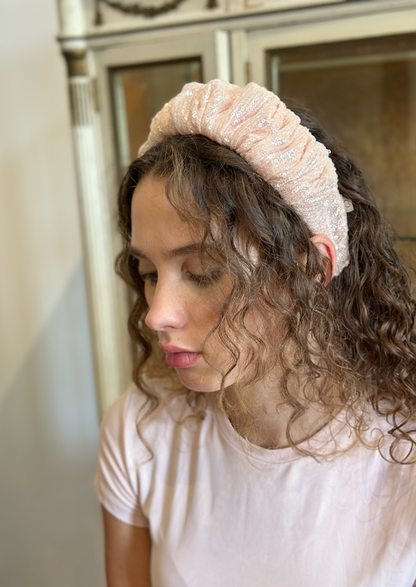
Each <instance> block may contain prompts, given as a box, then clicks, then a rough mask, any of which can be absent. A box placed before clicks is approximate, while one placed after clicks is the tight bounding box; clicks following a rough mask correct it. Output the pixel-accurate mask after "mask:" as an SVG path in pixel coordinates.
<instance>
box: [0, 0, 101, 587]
mask: <svg viewBox="0 0 416 587" xmlns="http://www.w3.org/2000/svg"><path fill="white" fill-rule="evenodd" d="M0 28H1V34H0V80H1V81H0V267H1V279H0V324H1V328H0V585H1V586H2V587H26V586H27V587H29V586H30V587H38V586H39V587H56V586H57V585H59V587H66V586H68V587H69V586H79V585H88V586H89V587H98V586H104V584H105V581H104V570H103V569H104V567H103V554H102V528H101V517H100V509H99V505H98V503H97V501H96V498H95V494H94V489H93V477H94V470H95V460H96V450H97V440H98V419H97V411H96V402H95V389H94V378H93V370H92V358H91V343H90V336H89V328H88V316H87V308H86V292H85V281H84V274H83V267H82V254H81V242H80V230H79V220H78V209H77V202H76V187H75V173H74V164H73V154H72V145H71V134H70V124H69V108H68V101H67V92H66V78H65V69H64V62H63V60H62V58H61V56H60V54H59V47H58V44H57V42H56V39H55V37H56V35H57V31H58V23H57V16H56V6H55V1H54V0H37V1H36V2H33V1H31V0H21V1H20V2H16V1H15V0H2V2H1V3H0Z"/></svg>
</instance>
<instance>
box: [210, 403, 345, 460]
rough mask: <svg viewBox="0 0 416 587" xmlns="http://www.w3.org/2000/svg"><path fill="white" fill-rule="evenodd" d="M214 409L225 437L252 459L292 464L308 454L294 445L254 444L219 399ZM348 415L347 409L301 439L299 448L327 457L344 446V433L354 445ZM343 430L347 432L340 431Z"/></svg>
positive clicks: (214, 404) (229, 442)
mask: <svg viewBox="0 0 416 587" xmlns="http://www.w3.org/2000/svg"><path fill="white" fill-rule="evenodd" d="M213 412H214V417H215V419H216V421H217V423H218V428H219V430H220V432H221V434H222V436H223V438H224V439H225V440H226V441H227V442H228V444H231V445H232V446H233V447H234V448H235V449H237V450H238V451H239V452H242V453H244V454H245V455H247V456H248V457H249V458H252V459H255V460H256V461H260V462H264V463H269V464H278V463H288V462H290V461H295V460H298V459H301V458H305V456H307V455H304V454H302V453H300V452H298V451H297V450H296V449H294V448H292V447H291V446H288V447H284V448H276V449H268V448H263V447H261V446H258V445H256V444H253V443H252V442H249V441H248V440H246V439H245V438H243V437H242V436H240V434H238V432H237V431H236V430H235V429H234V428H233V425H232V424H231V422H230V421H229V419H228V418H227V417H226V416H225V414H224V413H223V412H222V411H221V409H220V408H219V406H218V405H216V403H215V402H213ZM344 415H345V414H344V413H343V412H341V413H339V414H338V415H337V416H336V417H335V418H333V419H332V420H331V421H330V422H329V423H328V424H326V425H325V426H324V427H323V428H321V429H320V430H319V431H318V432H317V433H316V434H314V435H313V436H312V437H311V438H309V439H307V440H305V441H303V442H301V443H300V444H299V445H298V448H299V449H300V450H305V451H308V452H309V453H312V454H314V455H317V456H318V455H319V456H322V457H324V456H326V455H330V454H332V453H334V452H337V451H339V450H340V448H341V447H340V443H339V442H338V440H341V438H340V436H341V437H342V439H345V440H348V443H349V444H351V438H350V430H349V427H348V425H347V424H346V422H345V419H344ZM341 432H343V434H340V433H341ZM348 437H349V438H348Z"/></svg>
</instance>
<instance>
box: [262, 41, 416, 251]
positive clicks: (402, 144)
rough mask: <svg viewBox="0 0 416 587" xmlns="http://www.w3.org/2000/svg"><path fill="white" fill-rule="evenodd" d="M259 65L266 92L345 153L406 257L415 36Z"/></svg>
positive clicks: (415, 148)
mask: <svg viewBox="0 0 416 587" xmlns="http://www.w3.org/2000/svg"><path fill="white" fill-rule="evenodd" d="M266 64H267V65H266V72H267V83H268V86H269V88H270V89H271V90H272V91H274V92H275V93H277V94H278V95H279V96H280V97H281V98H282V99H283V101H285V100H287V101H289V100H293V101H294V102H295V103H298V104H299V105H301V106H304V107H306V108H307V109H308V110H310V111H311V112H312V113H313V114H315V115H316V116H317V118H318V119H319V120H320V121H321V122H322V123H323V125H324V126H325V127H326V128H327V129H328V130H329V131H330V132H331V133H332V134H333V135H334V136H335V137H337V138H338V139H339V140H341V143H342V144H344V146H345V147H346V148H347V150H348V151H349V152H350V153H352V154H353V156H354V158H355V160H356V161H357V163H358V166H359V167H360V168H361V170H362V171H363V174H364V177H365V178H366V179H367V181H368V183H369V185H370V188H371V189H372V191H373V193H374V195H375V198H376V200H377V203H378V205H379V207H380V209H381V210H382V212H383V213H384V215H385V216H386V218H387V220H388V221H389V222H390V224H391V226H392V227H393V229H394V232H395V234H396V236H397V239H398V241H400V242H399V248H400V249H401V251H402V254H404V256H406V257H408V256H409V255H410V256H411V257H412V256H414V254H415V252H416V247H415V245H416V35H414V34H409V35H400V36H391V37H383V38H374V39H363V40H354V41H344V42H338V43H326V44H320V45H313V46H297V47H290V48H282V49H276V50H270V51H268V52H267V59H266ZM409 260H411V261H414V260H416V259H409Z"/></svg>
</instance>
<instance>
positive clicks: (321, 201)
mask: <svg viewBox="0 0 416 587" xmlns="http://www.w3.org/2000/svg"><path fill="white" fill-rule="evenodd" d="M177 134H180V135H187V134H195V135H204V136H206V137H208V138H210V139H212V140H213V141H216V142H217V143H219V144H221V145H226V146H228V147H230V148H231V149H233V150H234V151H236V152H237V153H239V155H241V157H243V159H245V160H246V161H247V163H249V164H250V165H251V167H252V168H253V169H254V170H255V171H256V172H257V173H258V174H259V175H261V177H263V178H264V179H265V180H266V181H267V182H268V183H270V184H271V185H272V186H273V187H274V188H275V189H276V190H277V191H278V192H279V194H280V195H281V197H282V198H283V199H284V200H285V201H287V202H288V203H289V204H291V205H292V206H293V208H294V209H295V210H296V212H297V213H298V214H299V216H300V217H301V218H302V219H303V220H304V221H305V222H306V224H307V225H308V227H309V228H310V230H311V232H312V233H313V234H323V235H325V236H327V237H328V238H330V239H331V241H332V242H333V243H334V246H335V249H336V253H337V265H336V271H335V275H339V273H341V271H342V269H343V268H344V267H345V266H346V265H348V260H349V254H348V226H347V215H346V211H345V206H344V201H343V199H342V197H341V195H340V193H339V191H338V177H337V174H336V171H335V167H334V164H333V163H332V161H331V159H330V158H329V153H328V151H327V149H326V148H325V146H324V145H323V144H322V143H319V142H318V141H316V139H315V138H314V137H313V136H312V134H311V133H310V132H309V130H308V129H307V128H305V127H304V126H302V125H301V124H300V119H299V117H298V116H296V115H295V114H294V113H293V112H292V111H291V110H289V109H288V108H287V107H286V105H285V104H284V103H283V102H282V101H281V100H280V98H278V96H276V95H275V94H273V93H272V92H269V91H268V90H266V89H265V88H262V87H260V86H258V85H257V84H255V83H250V84H248V85H247V86H245V87H244V88H240V87H239V86H236V85H233V84H230V83H228V82H225V81H222V80H212V81H210V82H209V83H207V84H199V83H196V82H195V83H190V84H186V85H185V86H184V88H183V89H182V92H181V93H180V94H178V95H177V96H176V97H175V98H172V100H171V101H170V102H169V103H168V104H166V105H165V106H164V107H163V108H162V110H160V112H158V114H156V116H155V117H154V118H153V121H152V125H151V129H150V134H149V137H148V139H147V141H146V143H144V145H142V147H141V148H140V150H139V155H140V156H141V155H143V154H144V153H145V152H146V151H147V150H148V149H150V148H151V147H153V146H154V145H156V144H157V143H159V142H160V141H163V140H164V139H165V138H166V137H168V136H172V135H177Z"/></svg>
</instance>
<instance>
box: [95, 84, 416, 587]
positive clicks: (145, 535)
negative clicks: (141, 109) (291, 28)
mask: <svg viewBox="0 0 416 587" xmlns="http://www.w3.org/2000/svg"><path fill="white" fill-rule="evenodd" d="M298 114H299V116H298V115H297V114H295V113H294V112H293V111H291V110H289V109H288V108H286V106H285V105H284V104H283V103H282V102H281V101H280V100H279V98H278V97H277V96H275V95H274V94H272V93H271V92H268V91H267V90H265V89H264V88H261V87H259V86H257V85H256V84H253V83H251V84H249V85H248V86H246V87H245V88H239V87H237V86H234V85H232V84H229V83H226V82H223V81H219V80H215V81H211V82H209V83H208V84H206V85H203V84H196V83H194V84H188V85H186V86H185V87H184V89H183V90H182V92H181V93H180V94H179V95H178V96H176V97H175V98H173V99H172V100H171V102H169V104H167V105H166V106H165V107H164V108H163V109H162V110H161V112H159V114H158V115H157V116H156V117H155V119H154V121H153V123H152V128H151V132H150V135H149V138H148V141H147V143H146V144H145V145H143V147H142V148H141V150H140V156H139V158H138V159H137V160H136V161H134V162H133V163H132V165H131V166H130V168H129V170H128V172H127V174H126V177H125V179H124V181H123V184H122V186H121V189H120V194H119V226H120V229H121V233H122V235H123V239H124V249H123V251H122V253H121V254H120V256H119V257H118V263H117V267H118V272H119V274H120V275H121V276H122V277H123V279H124V280H125V281H126V282H127V283H128V284H129V285H130V286H131V287H132V288H133V289H134V291H135V293H136V302H135V305H134V308H133V310H132V312H131V315H130V320H129V330H130V334H131V336H132V338H133V340H134V341H135V342H136V343H137V345H138V357H137V363H136V367H135V370H134V374H133V380H134V384H133V385H132V387H131V388H130V389H129V390H128V391H127V392H126V393H125V394H124V396H123V397H121V398H120V399H119V400H118V401H117V402H116V403H115V404H114V405H113V406H112V408H111V409H110V411H109V412H108V414H107V416H106V417H105V419H104V422H103V425H102V434H101V444H100V462H99V470H98V475H97V481H96V486H97V491H98V495H99V498H100V501H101V503H102V505H103V512H104V522H105V537H106V565H107V580H108V585H109V587H133V586H134V587H136V586H143V587H144V586H149V585H152V587H213V586H214V585H215V586H224V587H237V586H238V587H257V586H261V587H280V586H282V587H305V585H307V586H308V587H334V586H337V587H361V586H362V587H375V586H377V587H388V586H389V587H390V586H391V587H411V586H412V585H413V582H414V580H415V578H416V470H415V466H414V465H413V464H412V463H413V462H414V460H415V456H416V455H415V450H414V449H415V433H414V432H415V430H414V429H415V411H416V395H415V389H416V381H415V379H416V371H415V366H416V346H415V341H416V338H415V335H414V332H413V326H414V314H415V304H414V302H413V299H412V297H411V294H410V283H409V278H408V275H407V273H406V271H405V270H404V268H403V267H402V264H401V262H400V261H399V259H398V257H397V254H396V252H395V250H394V247H393V244H392V241H391V238H390V236H389V231H388V227H387V226H386V223H385V221H384V220H383V218H382V217H381V215H380V213H379V211H378V209H377V207H376V205H375V203H374V200H373V197H372V195H371V194H370V192H369V190H368V188H367V186H366V184H365V182H364V180H363V178H362V176H361V174H360V172H359V171H358V169H357V167H356V166H355V164H354V162H353V161H352V159H351V158H350V157H349V156H348V155H347V154H346V153H345V152H344V151H343V150H342V149H341V148H340V147H339V146H338V145H337V144H336V143H335V142H334V140H333V139H332V138H331V137H330V136H329V135H328V134H327V133H326V132H325V131H324V130H323V129H322V127H321V126H320V125H319V124H318V123H317V122H316V121H315V120H313V119H312V118H311V117H309V116H307V115H306V114H303V113H298Z"/></svg>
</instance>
